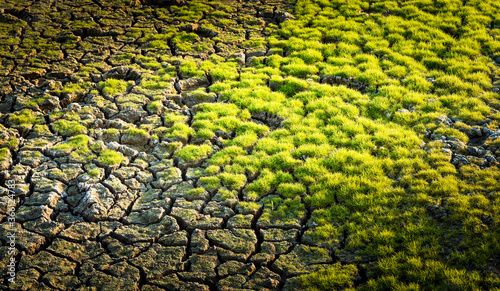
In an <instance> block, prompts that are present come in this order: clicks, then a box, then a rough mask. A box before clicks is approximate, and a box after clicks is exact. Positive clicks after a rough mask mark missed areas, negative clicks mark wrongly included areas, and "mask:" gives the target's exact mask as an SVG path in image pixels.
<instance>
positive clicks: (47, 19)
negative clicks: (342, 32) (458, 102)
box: [0, 0, 500, 290]
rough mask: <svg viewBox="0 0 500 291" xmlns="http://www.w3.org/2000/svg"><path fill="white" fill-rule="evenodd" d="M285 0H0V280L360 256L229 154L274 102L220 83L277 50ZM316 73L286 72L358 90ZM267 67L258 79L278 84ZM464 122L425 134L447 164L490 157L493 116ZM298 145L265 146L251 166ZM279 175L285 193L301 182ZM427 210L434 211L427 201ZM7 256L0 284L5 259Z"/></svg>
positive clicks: (91, 283) (124, 280) (232, 283)
mask: <svg viewBox="0 0 500 291" xmlns="http://www.w3.org/2000/svg"><path fill="white" fill-rule="evenodd" d="M290 3H291V2H290V1H287V0H269V1H266V0H261V1H256V0H249V1H241V0H240V1H236V0H221V1H213V2H209V3H205V1H184V0H119V1H106V0H83V1H71V0H32V1H28V0H27V1H17V0H0V62H1V65H0V96H1V102H0V143H2V146H1V147H0V171H1V172H0V185H1V186H2V187H0V221H1V223H0V262H1V264H0V266H2V270H1V271H0V274H2V275H1V276H2V277H1V278H0V280H2V284H1V290H285V289H287V290H298V289H300V287H298V285H296V284H298V281H297V280H295V279H296V278H297V277H298V276H300V275H304V274H310V273H313V272H316V271H318V270H322V269H326V268H329V267H330V268H333V269H334V268H340V266H341V265H340V263H339V261H340V262H342V263H343V264H353V263H357V262H359V260H362V261H363V262H365V263H366V262H368V263H366V266H372V265H370V264H372V263H373V261H370V260H371V259H370V258H369V257H367V256H364V255H363V257H361V255H360V256H359V258H358V257H356V260H357V261H356V260H355V259H354V258H355V256H356V254H355V253H354V252H353V253H349V252H337V253H336V252H335V250H336V249H339V248H343V247H345V245H346V235H347V233H346V231H345V230H343V231H342V232H340V233H335V235H334V234H333V232H332V236H331V237H322V239H323V241H327V242H328V243H324V244H323V243H315V241H314V239H315V238H314V236H311V235H307V234H308V231H310V230H312V229H315V227H316V226H318V225H317V224H316V222H314V221H313V220H312V219H311V217H312V212H313V210H314V209H311V208H310V207H309V206H308V205H306V204H305V203H304V201H303V200H302V198H301V197H299V195H298V194H297V197H298V198H297V199H287V200H286V203H289V204H287V205H288V206H287V207H288V208H286V209H287V210H286V211H289V212H286V211H285V212H286V213H284V214H282V215H281V216H279V215H278V216H276V215H274V214H272V213H271V212H273V211H274V210H276V211H275V212H276V213H279V211H278V210H277V207H275V206H276V205H275V203H285V202H283V200H284V199H278V198H279V197H278V196H279V195H278V194H279V193H278V194H277V193H276V190H275V189H274V190H272V191H271V190H269V189H268V192H273V193H271V195H268V194H269V193H266V194H265V196H263V197H259V196H258V195H257V194H255V193H254V192H251V191H247V189H246V186H247V185H248V184H249V183H250V182H253V181H256V180H257V177H258V176H259V174H260V173H258V172H257V171H255V172H252V171H248V170H247V171H246V172H244V173H243V174H242V173H240V172H238V171H239V169H238V168H237V166H234V167H233V168H231V166H232V165H231V164H230V162H229V160H231V159H232V158H234V157H236V156H238V155H241V154H242V153H244V154H246V153H247V152H248V153H249V154H250V153H251V152H252V146H253V145H254V144H255V139H257V137H259V138H260V137H262V136H263V133H264V132H267V131H268V130H276V129H279V128H280V127H282V123H283V120H282V119H281V118H280V117H278V115H276V114H272V113H269V112H265V111H264V110H254V111H253V112H252V113H250V112H249V111H248V110H240V109H239V108H238V107H236V106H234V107H231V106H230V105H228V103H230V102H228V100H227V98H226V99H223V98H221V94H219V92H220V91H222V90H223V89H224V88H226V87H224V86H229V87H231V86H230V85H228V84H231V82H233V81H234V82H236V81H242V83H241V84H242V85H241V86H242V87H243V86H244V82H243V81H244V78H247V79H245V80H250V79H251V78H249V77H248V75H249V74H251V71H249V70H247V69H249V68H250V67H255V66H256V64H257V65H258V64H260V62H262V60H263V59H264V58H267V57H270V56H272V55H280V56H283V55H285V56H286V51H285V52H284V51H283V50H279V49H276V48H270V47H269V46H268V42H267V38H268V37H270V36H272V35H276V34H275V33H276V31H277V30H278V29H279V28H280V27H281V24H282V23H283V22H285V21H287V20H291V19H294V18H295V17H294V16H293V9H294V7H293V5H292V4H290ZM313 37H314V36H311V38H313ZM322 58H323V57H321V58H320V59H322ZM325 59H326V57H325ZM497 61H498V60H497ZM214 64H215V65H214ZM304 66H305V68H306V69H311V68H310V67H311V66H307V65H304ZM278 67H279V65H278ZM288 68H289V69H290V70H292V69H294V68H295V67H293V66H292V65H290V66H289V67H288ZM297 68H298V66H297ZM314 69H316V68H312V69H311V70H314ZM207 71H210V74H207V73H206V72H207ZM249 72H250V73H249ZM278 72H279V69H278ZM316 72H317V71H316ZM299 74H300V72H299ZM305 75H307V73H305ZM312 75H314V73H313V74H312ZM315 76H316V78H315V79H314V80H312V79H307V80H302V81H303V83H305V84H306V85H307V84H309V83H310V82H317V83H321V85H324V84H330V85H344V86H345V87H347V88H350V89H354V90H356V91H359V92H358V93H360V94H361V93H365V91H366V90H368V89H369V86H368V84H364V83H363V82H360V81H359V80H354V78H352V77H340V76H332V77H324V76H317V75H315ZM262 79H265V78H262ZM268 79H269V78H267V81H266V82H267V83H266V82H264V83H263V84H259V85H262V86H264V87H266V89H269V88H270V90H272V91H276V90H275V89H276V87H277V86H278V85H277V83H273V80H268ZM254 81H255V80H254ZM431 81H432V80H430V81H429V82H431ZM248 82H253V81H248ZM255 82H257V81H255ZM280 82H283V81H282V80H281V81H280ZM297 82H298V83H300V82H299V81H297ZM249 84H250V83H249ZM301 84H302V83H301ZM281 85H282V84H281ZM281 85H280V86H281ZM238 86H239V85H238ZM249 86H250V85H249ZM304 86H305V85H304ZM325 86H326V85H325ZM209 87H210V88H209ZM347 88H346V90H347ZM282 90H284V89H283V88H282ZM495 90H496V91H495V92H498V88H495ZM272 93H273V92H271V93H268V92H267V91H266V92H265V93H263V96H265V97H266V96H268V97H266V98H268V99H269V100H267V101H269V102H270V103H272V101H273V100H272V98H274V96H278V97H280V96H284V95H283V94H282V95H279V94H278V95H272ZM266 94H268V95H266ZM304 96H305V95H304ZM360 96H361V95H360ZM306 97H307V96H306ZM283 98H284V97H283ZM249 100H250V99H249ZM252 100H254V99H252ZM241 102H242V103H243V102H245V100H244V99H243V101H241ZM207 104H209V105H207ZM214 104H215V105H214ZM217 104H223V105H224V107H220V108H219V107H217ZM247 105H248V104H247ZM248 106H249V105H248ZM256 106H257V105H256ZM399 110H400V111H398V113H400V114H405V113H409V111H408V110H406V109H399ZM497 112H498V111H497ZM195 116H198V117H199V118H195ZM206 120H216V121H213V122H214V123H215V125H214V127H213V128H211V130H212V131H203V130H201V129H202V128H203V126H202V125H204V124H205V123H204V122H206ZM436 122H437V123H438V124H445V125H447V126H452V125H453V124H454V123H456V122H458V120H456V119H453V118H448V117H446V116H440V117H439V118H438V119H437V120H436ZM211 126H212V125H211ZM193 128H196V129H197V131H196V132H195V131H194V129H193ZM245 128H246V129H245ZM227 129H229V130H227ZM247 129H248V130H249V132H251V133H249V134H248V135H242V136H239V135H238V137H237V133H239V131H240V130H247ZM276 132H277V134H278V135H279V130H277V131H276ZM466 135H467V136H468V137H469V142H468V143H465V142H462V141H459V140H457V139H454V138H446V137H444V136H442V135H441V134H438V133H433V132H430V131H429V132H428V133H427V138H428V139H429V140H435V141H436V140H438V141H442V144H443V151H444V152H445V153H446V154H448V155H449V156H448V160H447V162H448V161H449V162H450V163H452V164H453V165H455V166H457V167H459V166H463V165H477V166H478V167H480V168H481V169H485V168H486V169H489V168H491V169H497V167H498V161H499V158H500V148H499V147H497V148H494V149H492V148H490V149H485V147H482V145H484V144H485V142H487V141H489V142H493V141H496V140H497V139H499V138H500V131H498V130H497V131H494V130H491V129H489V128H488V126H487V125H486V124H481V123H477V124H474V126H473V127H472V126H471V129H469V131H468V132H466ZM315 137H316V136H314V135H313V136H311V137H310V138H311V139H314V138H315ZM365 137H366V136H365ZM245 138H248V139H250V142H247V141H246V140H245ZM252 138H253V139H254V140H253V141H252ZM302 138H303V139H307V138H309V137H302ZM231 140H235V144H237V145H238V147H236V146H232V145H233V144H231V143H230V142H229V143H227V141H231ZM497 144H498V143H497ZM277 146H279V145H277ZM223 149H224V150H225V152H224V153H225V154H224V155H217V153H218V152H221V151H222V150H223ZM231 150H233V152H231ZM382 150H383V148H380V151H382ZM310 155H313V156H314V153H312V154H310ZM319 155H321V153H319ZM210 158H212V160H213V161H222V162H220V165H226V167H229V168H228V169H229V170H233V171H234V173H236V174H229V173H220V172H219V171H221V168H219V167H218V166H213V165H211V164H210V163H209V162H208V159H210ZM226 159H227V161H226ZM299 159H300V157H299V158H297V159H296V160H294V159H291V158H290V159H288V160H287V159H286V157H284V158H282V159H280V156H277V157H276V159H275V160H271V161H270V162H267V163H268V165H267V166H268V168H269V169H273V163H274V162H276V163H282V164H285V166H286V167H288V168H293V166H294V165H295V164H296V163H299V162H298V161H299ZM304 160H306V159H305V158H304ZM240 162H241V164H245V163H247V164H250V163H251V161H249V162H246V160H244V158H241V159H240ZM286 163H290V166H288V164H286ZM294 163H295V164H294ZM313 163H314V162H313ZM310 166H311V168H313V166H314V165H310ZM249 167H250V166H249ZM452 167H453V166H452ZM495 167H496V168H495ZM276 168H278V167H276ZM229 170H228V171H229ZM289 172H291V170H288V171H287V170H286V169H285V170H283V171H280V173H279V174H280V175H282V177H285V178H287V177H291V174H289ZM218 173H220V175H219V176H218V177H220V179H222V181H221V180H220V179H219V178H215V176H214V174H218ZM266 173H267V174H269V175H271V174H272V173H271V174H270V171H268V172H266ZM267 174H266V175H267ZM266 175H264V174H260V177H264V178H262V180H263V179H265V176H266ZM287 175H288V176H287ZM285 178H284V179H285ZM314 178H315V177H314V175H313V177H312V178H311V179H313V180H314ZM276 179H278V178H276ZM287 179H288V178H287ZM259 181H260V180H259ZM292 181H293V178H290V179H289V180H287V181H285V182H287V183H288V182H290V183H288V184H287V183H284V184H286V186H287V187H289V188H287V189H288V190H289V191H290V193H292V194H293V193H299V192H300V193H301V194H303V193H302V192H304V193H305V192H306V191H307V192H308V193H307V194H309V192H310V188H309V187H307V188H306V187H303V186H301V185H298V186H297V185H296V184H293V183H291V182H292ZM263 183H264V182H263ZM221 185H222V186H221ZM254 185H257V184H256V183H254ZM265 186H266V185H263V187H264V188H265ZM295 186H297V187H296V188H293V187H295ZM300 186H301V187H300ZM287 189H285V190H287ZM294 191H295V192H294ZM403 191H404V190H403ZM264 192H265V191H264ZM282 196H283V195H282ZM276 199H278V200H276ZM335 200H337V201H336V202H337V203H339V204H341V203H343V201H342V199H337V196H335ZM294 207H295V208H294ZM275 208H276V209H275ZM339 211H340V210H339ZM428 211H429V213H431V214H430V215H431V216H433V217H434V218H436V217H437V218H436V219H438V218H439V217H441V216H446V213H444V210H443V213H444V214H442V213H441V212H442V209H441V208H440V206H439V207H438V206H435V208H432V209H428ZM290 213H291V214H290ZM340 214H342V213H340ZM340 214H339V215H340ZM273 215H274V216H273ZM339 219H340V218H339ZM310 233H312V232H311V231H310V232H309V234H310ZM9 235H10V236H9ZM11 242H14V243H13V244H11ZM427 248H429V247H428V246H427ZM11 260H13V261H14V265H13V269H14V270H15V280H13V282H11V281H9V279H11V278H12V276H11V275H10V274H9V273H8V272H7V271H8V270H9V269H8V268H7V267H5V268H4V266H8V265H9V264H10V263H11ZM349 268H350V267H346V268H345V270H347V271H345V272H344V273H342V274H343V275H345V276H347V277H349V282H350V283H349V284H345V285H341V287H353V285H359V284H364V283H366V282H367V280H368V279H367V273H366V272H365V270H364V269H363V268H358V270H357V271H355V272H351V271H349V270H351V269H349ZM346 274H347V275H346ZM339 282H341V283H339V284H343V283H342V282H344V281H339Z"/></svg>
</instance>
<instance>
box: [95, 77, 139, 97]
mask: <svg viewBox="0 0 500 291" xmlns="http://www.w3.org/2000/svg"><path fill="white" fill-rule="evenodd" d="M134 84H135V83H134V81H124V80H118V79H107V80H106V81H103V82H100V83H99V85H98V88H99V89H100V90H102V94H103V95H104V96H116V95H120V94H123V93H125V92H126V91H127V90H129V89H130V88H131V87H132V86H133V85H134Z"/></svg>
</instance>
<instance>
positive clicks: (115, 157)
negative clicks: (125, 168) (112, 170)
mask: <svg viewBox="0 0 500 291" xmlns="http://www.w3.org/2000/svg"><path fill="white" fill-rule="evenodd" d="M126 159H127V158H125V157H124V156H123V154H122V153H119V152H116V151H113V150H103V151H102V152H101V153H100V155H99V157H98V158H97V160H98V161H99V162H100V163H102V164H104V165H107V166H119V165H120V164H121V163H122V162H124V161H126Z"/></svg>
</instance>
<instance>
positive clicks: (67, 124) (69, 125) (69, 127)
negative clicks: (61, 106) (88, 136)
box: [52, 119, 87, 136]
mask: <svg viewBox="0 0 500 291" xmlns="http://www.w3.org/2000/svg"><path fill="white" fill-rule="evenodd" d="M52 128H53V129H54V131H55V132H57V133H59V134H60V135H62V136H71V135H76V134H82V133H86V132H87V128H86V127H85V126H84V125H82V124H81V123H80V122H78V121H74V120H66V119H58V120H56V121H54V122H53V123H52Z"/></svg>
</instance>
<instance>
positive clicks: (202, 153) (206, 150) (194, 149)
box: [175, 144, 212, 162]
mask: <svg viewBox="0 0 500 291" xmlns="http://www.w3.org/2000/svg"><path fill="white" fill-rule="evenodd" d="M210 153H212V147H211V146H210V145H207V144H202V145H186V146H185V147H183V148H182V149H180V150H179V151H177V152H176V153H175V156H176V157H179V158H181V159H183V160H184V161H187V162H194V161H198V160H201V159H204V158H206V157H208V155H209V154H210Z"/></svg>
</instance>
